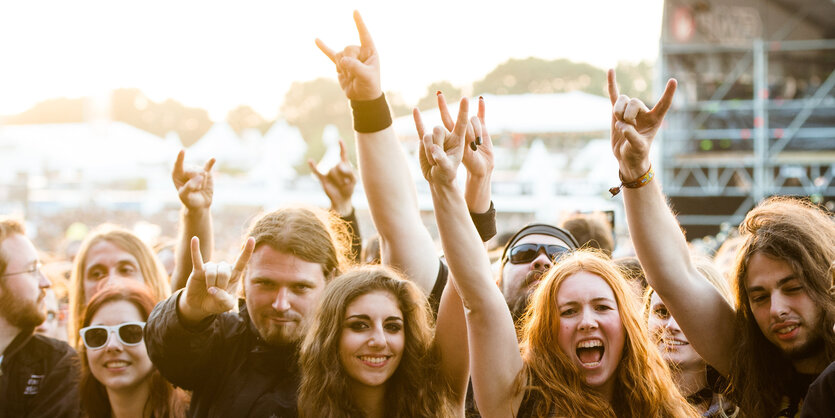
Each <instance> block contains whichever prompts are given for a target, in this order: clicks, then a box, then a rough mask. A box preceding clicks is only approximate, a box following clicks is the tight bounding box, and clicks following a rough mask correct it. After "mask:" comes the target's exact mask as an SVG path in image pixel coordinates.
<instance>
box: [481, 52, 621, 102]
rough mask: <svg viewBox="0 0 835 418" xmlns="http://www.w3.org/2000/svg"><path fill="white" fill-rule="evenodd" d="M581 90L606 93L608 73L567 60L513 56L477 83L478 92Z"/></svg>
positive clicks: (597, 93)
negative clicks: (516, 57) (515, 57)
mask: <svg viewBox="0 0 835 418" xmlns="http://www.w3.org/2000/svg"><path fill="white" fill-rule="evenodd" d="M575 90H580V91H584V92H586V93H591V94H596V95H600V96H603V95H605V94H606V72H605V71H603V70H602V69H600V68H597V67H595V66H593V65H591V64H587V63H575V62H572V61H569V60H567V59H557V60H553V61H546V60H543V59H541V58H533V57H531V58H527V59H510V60H508V61H507V62H504V63H502V64H499V66H497V67H496V68H495V69H494V70H493V71H491V72H490V73H489V74H487V75H486V76H485V77H484V79H483V80H481V81H477V82H475V83H474V84H473V93H474V94H483V93H492V94H524V93H541V94H548V93H563V92H569V91H575Z"/></svg>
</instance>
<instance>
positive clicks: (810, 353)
mask: <svg viewBox="0 0 835 418" xmlns="http://www.w3.org/2000/svg"><path fill="white" fill-rule="evenodd" d="M821 328H822V327H821V326H819V327H815V328H814V330H813V333H812V334H811V335H809V339H808V340H806V342H804V343H803V344H801V345H800V346H798V347H792V348H791V349H790V350H787V351H784V352H783V355H785V356H786V357H788V358H789V359H790V360H792V361H797V360H805V359H808V358H812V357H815V356H817V355H819V354H820V353H821V352H823V351H824V349H825V348H826V345H825V343H824V341H823V336H822V335H821V334H820V333H818V332H817V330H819V329H821Z"/></svg>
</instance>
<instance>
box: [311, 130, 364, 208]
mask: <svg viewBox="0 0 835 418" xmlns="http://www.w3.org/2000/svg"><path fill="white" fill-rule="evenodd" d="M307 164H308V165H309V166H310V171H311V172H313V174H314V175H315V176H316V178H317V179H319V183H321V184H322V190H324V191H325V194H326V195H328V199H330V201H331V209H333V211H334V212H336V213H338V214H339V216H343V217H345V216H348V215H350V214H351V211H352V210H353V206H352V205H351V196H353V194H354V187H356V185H357V175H356V173H355V172H354V167H352V166H351V162H350V161H348V150H347V149H346V148H345V141H343V140H342V139H340V140H339V162H338V163H337V164H336V165H335V166H333V167H331V169H330V170H328V172H326V173H322V172H321V171H319V169H318V168H316V163H315V162H313V160H307Z"/></svg>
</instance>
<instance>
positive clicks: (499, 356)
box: [420, 99, 523, 416]
mask: <svg viewBox="0 0 835 418" xmlns="http://www.w3.org/2000/svg"><path fill="white" fill-rule="evenodd" d="M467 108H468V104H467V100H466V99H463V100H462V101H461V105H460V108H459V111H458V120H457V122H456V124H455V128H454V130H453V132H452V133H450V132H448V131H447V130H446V129H444V128H442V127H436V128H435V129H434V130H433V131H432V132H431V133H426V134H425V135H424V136H423V138H422V140H421V149H420V153H421V155H420V156H421V169H422V171H423V175H424V177H425V178H426V179H427V181H429V184H430V189H431V191H432V200H433V202H434V205H435V219H436V221H437V223H438V231H439V232H440V235H441V243H442V245H443V248H444V254H445V255H446V260H447V264H448V265H449V269H450V273H451V274H450V276H451V277H452V282H453V284H454V285H455V288H456V289H457V291H458V293H459V295H460V296H461V299H462V300H463V305H464V307H465V309H464V312H466V321H467V336H468V340H469V348H470V349H469V353H470V365H471V373H472V379H473V390H474V392H475V399H476V403H477V404H478V407H479V410H481V411H482V412H483V413H486V412H488V411H489V412H490V413H491V414H496V415H500V416H513V415H515V413H516V411H517V410H518V408H519V404H520V403H521V401H522V392H521V391H518V387H517V386H516V382H517V380H516V379H517V376H518V375H519V373H520V372H521V371H522V367H523V363H522V357H521V355H520V353H519V346H518V343H517V340H516V329H515V326H514V324H513V318H512V317H511V315H510V310H508V307H507V303H506V302H505V300H504V297H503V296H502V294H501V291H500V290H499V288H498V287H497V286H496V284H495V283H494V282H493V279H492V271H491V269H490V260H489V258H488V256H487V252H486V250H485V249H484V247H483V245H482V242H481V238H480V237H479V235H478V232H477V231H476V229H475V226H473V223H472V222H471V220H470V216H469V213H468V210H467V204H466V202H465V199H464V196H463V195H462V194H461V192H460V191H459V190H458V187H457V186H456V184H455V174H456V171H457V168H458V164H459V163H460V162H461V159H462V156H463V153H464V146H465V145H464V139H465V136H466V129H467ZM470 123H471V125H472V127H473V129H474V131H475V134H476V135H478V134H479V133H480V132H481V126H480V123H479V121H478V119H477V118H473V119H472V120H471V122H470ZM438 321H439V322H440V321H441V318H439V319H438ZM438 338H441V336H440V335H439V336H438Z"/></svg>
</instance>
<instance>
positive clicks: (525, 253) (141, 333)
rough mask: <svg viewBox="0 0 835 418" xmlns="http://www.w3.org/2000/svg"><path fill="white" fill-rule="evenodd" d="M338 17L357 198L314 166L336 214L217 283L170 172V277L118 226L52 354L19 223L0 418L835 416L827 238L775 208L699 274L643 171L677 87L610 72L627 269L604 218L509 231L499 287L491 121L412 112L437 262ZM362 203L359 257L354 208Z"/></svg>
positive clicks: (375, 75) (200, 177) (8, 286)
mask: <svg viewBox="0 0 835 418" xmlns="http://www.w3.org/2000/svg"><path fill="white" fill-rule="evenodd" d="M354 19H355V22H356V26H357V29H358V32H359V38H360V45H351V46H348V47H346V48H344V49H343V50H341V51H337V50H333V49H331V48H330V47H328V46H327V45H326V44H325V43H324V42H322V41H320V40H317V41H316V44H317V45H318V47H319V48H320V49H321V50H322V52H323V53H324V54H325V55H326V56H327V57H328V58H329V59H330V60H331V61H332V63H333V65H334V66H335V69H336V72H337V77H338V80H339V83H340V85H341V87H342V89H343V91H344V93H345V95H346V97H347V98H348V99H349V100H350V102H351V107H352V110H353V117H354V130H355V133H356V146H357V150H356V151H357V155H358V160H359V169H358V174H359V176H357V173H356V172H355V171H354V169H353V168H352V167H351V165H350V163H349V162H348V159H347V150H346V149H345V145H344V144H341V147H342V160H341V161H340V162H339V164H337V166H335V167H334V168H333V169H331V170H330V171H328V172H320V171H318V170H317V169H316V167H315V166H312V168H313V171H314V173H315V175H316V176H317V178H318V179H319V180H320V182H321V184H322V188H323V190H324V191H325V193H326V194H327V195H328V197H329V198H330V200H331V202H332V207H331V209H330V210H324V209H319V208H314V207H307V206H293V207H283V208H280V209H278V210H275V211H273V212H270V213H266V214H262V215H261V216H260V217H258V218H257V219H256V220H255V221H254V222H253V223H252V225H251V227H250V228H249V230H248V231H247V232H246V233H245V236H244V237H242V245H241V249H240V253H239V254H238V257H237V259H236V260H235V261H234V262H232V263H227V262H223V261H211V260H212V259H213V257H212V253H213V234H214V231H213V224H212V216H211V204H212V196H213V193H214V191H215V190H214V183H213V175H212V168H213V165H214V162H215V161H214V160H210V161H208V162H206V163H205V165H204V166H203V167H200V168H189V167H186V165H185V154H184V152H181V153H180V155H179V156H178V158H177V161H176V163H175V165H174V169H173V173H172V178H173V182H174V185H175V188H176V189H177V193H178V194H179V197H180V200H181V202H182V210H181V217H180V227H179V232H178V238H177V243H176V246H175V249H174V254H173V261H174V264H173V267H172V268H171V269H169V270H166V268H165V267H163V263H162V262H161V261H160V259H159V257H158V256H157V255H156V253H155V252H154V251H153V250H152V249H151V248H150V247H149V246H148V245H147V244H145V243H144V242H143V241H142V240H141V239H139V238H138V237H137V236H136V235H135V234H133V233H131V232H129V231H128V230H126V229H124V228H121V227H118V226H115V225H103V226H100V227H98V228H97V229H95V230H94V231H92V232H90V233H89V234H88V235H87V237H86V238H85V239H84V241H83V242H82V243H81V245H80V247H79V250H78V252H77V254H76V256H75V258H74V261H73V266H72V268H71V275H70V279H69V285H68V286H67V289H66V291H67V293H68V296H69V301H70V302H69V303H70V308H69V320H68V323H67V329H68V331H67V333H66V334H65V335H66V337H67V338H66V340H67V341H61V340H60V339H56V338H52V337H56V336H57V337H59V338H60V335H61V333H60V332H59V333H56V332H55V330H54V329H50V328H43V327H42V324H43V323H45V320H47V319H48V310H49V309H48V306H47V305H48V303H49V301H50V297H49V294H50V286H51V283H50V281H49V280H48V279H47V278H46V276H45V274H44V272H43V271H42V268H41V262H40V256H39V252H38V250H37V249H36V248H35V247H34V245H33V244H32V242H31V241H30V240H29V239H28V238H27V236H26V231H25V230H24V227H23V223H22V222H21V221H19V220H13V219H8V218H4V219H2V220H0V353H2V356H0V372H2V373H0V418H3V417H65V416H69V417H74V416H87V417H181V416H194V417H227V416H251V417H273V416H274V417H296V416H301V417H368V418H378V417H475V416H482V417H544V416H570V417H581V416H595V417H598V416H612V417H613V416H634V417H659V416H674V417H697V416H703V417H735V416H739V417H748V416H751V417H795V416H805V417H824V416H833V414H835V363H833V361H835V328H833V326H834V325H835V220H833V217H832V214H831V213H827V212H826V211H825V210H824V209H821V208H820V207H818V206H815V205H813V204H812V203H810V202H808V201H806V200H802V199H797V198H790V197H772V198H769V199H766V200H765V201H763V202H760V204H759V205H758V206H757V207H756V208H754V209H753V210H752V211H750V212H749V213H748V215H747V216H746V218H745V220H744V221H743V222H742V224H741V225H740V226H739V231H740V236H739V238H736V239H735V240H734V243H733V247H731V246H730V245H729V246H728V248H726V249H723V254H724V255H723V256H722V257H717V258H716V259H707V258H704V257H700V256H697V255H695V254H694V253H693V251H692V250H691V248H689V246H688V243H687V241H686V239H685V236H684V234H683V233H682V231H681V228H680V226H679V224H678V222H677V221H676V218H675V215H674V214H673V212H672V211H671V209H670V208H669V206H668V204H667V202H666V200H665V196H664V195H663V192H662V190H661V188H660V186H659V180H657V179H655V173H654V171H653V168H652V166H651V164H650V159H649V151H650V148H651V145H652V142H653V139H654V137H655V136H656V134H657V133H658V131H659V129H660V127H661V126H662V124H663V122H664V116H665V114H666V112H667V110H668V109H669V108H670V106H671V104H672V102H673V97H674V95H675V91H676V82H675V80H670V81H669V82H668V84H667V86H666V89H665V91H664V92H663V94H662V96H661V98H660V99H659V101H658V103H657V104H656V105H655V106H654V107H652V108H649V107H648V106H646V105H645V104H644V103H642V102H641V101H640V100H637V99H634V98H629V97H627V96H625V95H621V94H619V92H618V87H617V81H616V80H615V76H614V72H613V71H610V72H609V74H608V86H609V96H610V99H611V102H612V115H611V124H612V129H611V135H612V152H613V154H614V156H615V157H616V159H617V161H618V167H617V169H618V170H619V173H620V178H621V181H622V183H621V185H619V186H618V187H615V188H613V189H612V193H613V194H618V193H622V194H623V199H624V204H625V208H626V213H627V220H628V226H629V233H630V236H631V241H632V245H633V247H634V249H635V253H636V256H637V258H632V259H614V260H613V259H612V257H611V254H612V247H613V245H614V244H613V240H612V236H611V230H610V229H607V228H606V222H605V220H603V221H601V219H600V218H599V217H596V216H588V217H585V216H577V217H574V218H573V219H571V220H568V221H566V222H564V223H563V224H562V225H561V226H556V225H548V224H539V223H536V224H529V225H527V226H525V227H523V228H521V229H520V230H518V231H516V232H515V233H513V234H512V235H511V236H510V237H509V238H507V240H506V241H505V242H506V244H505V245H504V246H503V247H502V249H501V250H500V256H499V258H498V260H497V261H496V264H497V265H498V271H497V272H496V271H495V269H494V267H493V265H492V264H491V257H490V253H488V249H487V246H486V242H487V241H488V240H490V239H491V238H493V237H494V236H495V235H496V231H497V225H496V217H495V214H496V209H495V208H494V206H493V203H492V201H491V184H490V183H491V173H492V169H493V154H492V142H491V139H490V134H489V130H488V124H487V116H486V109H487V104H486V103H485V101H484V100H483V99H482V98H479V100H478V103H477V106H476V109H475V110H476V111H475V112H474V113H475V115H474V116H472V117H470V103H469V101H468V100H467V99H466V98H465V99H462V100H461V101H460V103H459V105H458V113H457V116H456V117H455V118H453V117H452V114H451V112H450V111H449V110H448V108H447V103H446V101H445V98H444V96H443V94H441V93H440V92H439V94H438V104H439V111H440V112H441V119H442V121H443V126H437V127H433V128H431V129H430V128H428V127H425V126H424V125H423V121H422V117H421V114H420V112H419V111H418V110H415V111H414V120H415V126H416V129H417V132H418V134H419V138H420V151H419V157H420V167H421V169H422V173H423V176H424V178H425V180H426V181H427V182H428V184H429V188H430V191H431V195H432V199H433V204H434V215H435V220H436V222H437V227H438V232H439V235H440V242H441V247H442V248H443V252H442V254H443V255H442V256H441V255H439V253H438V252H437V249H436V244H435V242H434V241H433V238H432V236H431V235H430V233H429V231H428V230H427V228H426V226H425V225H424V224H423V222H422V220H421V217H420V212H419V209H418V205H417V193H416V190H415V183H414V181H413V179H412V178H411V176H410V173H409V170H408V163H407V161H406V158H407V157H406V154H405V153H404V152H403V150H402V149H401V146H400V143H399V141H398V139H397V138H396V136H395V132H394V129H393V128H392V119H391V113H390V110H389V107H388V104H387V102H386V98H385V95H384V94H383V90H382V86H381V83H380V57H379V55H378V53H377V50H376V48H375V47H374V42H373V40H372V38H371V35H370V32H369V30H368V29H367V27H366V26H365V24H364V22H363V21H362V18H361V17H360V16H359V14H358V13H356V12H355V15H354ZM220 157H221V158H222V156H220ZM461 164H463V165H464V167H465V170H464V171H465V172H466V179H463V181H460V182H459V181H457V179H456V177H457V175H458V172H459V170H458V167H459V165H461ZM612 169H613V170H614V169H616V168H615V167H612ZM358 181H361V182H362V185H363V188H364V190H365V194H366V197H367V199H368V206H369V210H370V214H371V218H372V221H373V223H374V227H375V229H376V231H377V233H378V236H377V237H375V241H374V245H373V246H370V245H366V246H363V245H362V242H361V239H360V236H359V226H358V224H357V220H356V216H355V213H354V210H353V207H352V206H351V203H350V202H351V196H352V193H353V189H354V186H355V185H356V184H357V182H358ZM460 185H463V186H464V187H463V190H461V187H460ZM218 192H221V193H222V192H223V191H221V190H219V191H218ZM369 249H371V251H369ZM727 253H730V255H727ZM54 298H55V296H54V295H53V296H52V299H54ZM52 309H53V310H52V316H53V317H54V316H55V312H54V308H52ZM49 319H50V320H52V319H54V318H49ZM39 326H41V328H38V327H39ZM36 328H38V332H36ZM48 335H49V336H48Z"/></svg>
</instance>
